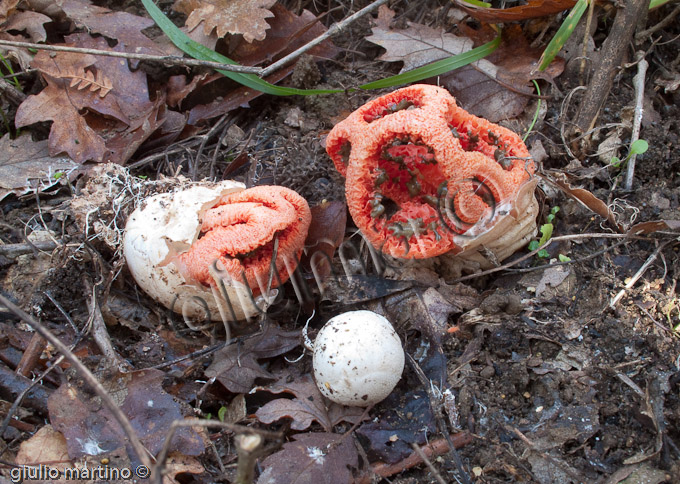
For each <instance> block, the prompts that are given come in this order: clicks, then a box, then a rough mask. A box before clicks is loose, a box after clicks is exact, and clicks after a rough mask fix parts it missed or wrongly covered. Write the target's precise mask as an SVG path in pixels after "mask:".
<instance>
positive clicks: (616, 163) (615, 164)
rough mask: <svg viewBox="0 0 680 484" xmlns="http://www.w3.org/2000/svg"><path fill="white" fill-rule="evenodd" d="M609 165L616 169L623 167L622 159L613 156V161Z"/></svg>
mask: <svg viewBox="0 0 680 484" xmlns="http://www.w3.org/2000/svg"><path fill="white" fill-rule="evenodd" d="M609 163H611V165H612V166H613V167H614V168H618V167H619V166H621V159H620V158H619V157H618V156H612V161H610V162H609Z"/></svg>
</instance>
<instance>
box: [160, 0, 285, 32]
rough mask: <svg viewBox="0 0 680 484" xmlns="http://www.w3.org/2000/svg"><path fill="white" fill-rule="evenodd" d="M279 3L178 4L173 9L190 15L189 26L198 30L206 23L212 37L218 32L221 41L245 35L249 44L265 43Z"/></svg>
mask: <svg viewBox="0 0 680 484" xmlns="http://www.w3.org/2000/svg"><path fill="white" fill-rule="evenodd" d="M274 3H276V0H177V1H176V2H175V4H174V5H173V9H175V10H176V11H178V12H181V13H184V14H186V15H188V16H189V17H188V18H187V21H186V25H187V27H188V28H189V29H191V30H193V29H195V28H196V27H197V26H198V25H199V24H200V23H201V22H203V31H204V32H205V34H206V35H209V34H210V33H211V32H212V31H213V30H214V29H216V30H217V35H218V36H219V37H224V36H225V35H227V34H242V35H243V38H244V39H245V40H247V41H248V42H252V41H253V40H262V39H264V38H265V36H266V33H265V31H266V30H267V29H268V28H269V24H268V23H267V22H266V21H265V19H267V18H269V17H273V16H274V14H273V13H271V12H270V11H269V8H270V7H271V6H272V5H274Z"/></svg>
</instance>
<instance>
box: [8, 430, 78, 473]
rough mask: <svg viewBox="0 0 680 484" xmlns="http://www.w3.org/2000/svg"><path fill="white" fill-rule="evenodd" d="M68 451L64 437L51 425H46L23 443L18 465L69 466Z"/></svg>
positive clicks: (17, 457) (18, 456)
mask: <svg viewBox="0 0 680 484" xmlns="http://www.w3.org/2000/svg"><path fill="white" fill-rule="evenodd" d="M68 461H69V458H68V450H67V448H66V439H65V438H64V436H63V435H62V434H61V433H59V432H57V431H56V430H54V428H52V426H51V425H49V424H48V425H45V426H44V427H42V428H41V429H40V430H38V432H36V433H35V435H33V437H31V438H30V439H28V440H27V441H25V442H22V443H21V447H19V453H18V454H17V456H16V463H17V464H19V465H37V464H41V463H45V462H48V463H55V464H57V463H59V464H61V465H60V467H70V465H68V464H67V463H68Z"/></svg>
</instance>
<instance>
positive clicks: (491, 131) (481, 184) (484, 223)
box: [326, 85, 537, 259]
mask: <svg viewBox="0 0 680 484" xmlns="http://www.w3.org/2000/svg"><path fill="white" fill-rule="evenodd" d="M326 150H327V152H328V154H329V155H330V157H331V159H332V160H333V163H334V164H335V166H336V168H337V169H338V171H340V173H341V174H343V175H344V176H345V177H346V182H345V194H346V198H347V205H348V208H349V211H350V214H351V215H352V218H353V219H354V222H355V224H356V225H357V227H358V228H359V229H360V230H361V231H362V233H363V235H364V236H365V237H366V239H367V240H368V241H369V242H371V244H372V245H373V246H374V247H375V248H376V249H378V250H381V251H383V252H384V253H386V254H388V255H391V256H393V257H398V258H407V259H412V258H415V259H422V258H427V257H433V256H438V255H442V254H447V253H452V254H460V253H463V252H465V251H468V250H469V249H474V248H476V247H478V246H479V245H480V244H478V243H477V241H478V240H479V238H480V237H481V236H482V235H483V234H487V233H489V232H490V231H491V230H493V229H494V227H495V226H496V225H499V226H501V227H503V232H500V233H497V234H496V236H495V237H491V238H489V237H485V238H484V239H483V240H484V245H485V247H487V248H489V245H491V246H492V247H491V249H492V251H494V252H496V256H497V257H498V258H499V259H501V258H503V257H507V255H509V254H510V253H512V251H514V250H516V249H517V248H518V247H519V246H518V245H517V243H518V241H519V242H520V243H526V241H528V238H530V237H531V236H532V235H533V233H534V232H535V216H536V210H537V203H536V201H535V198H534V196H533V187H534V186H535V184H534V182H533V181H532V179H533V173H534V170H535V166H534V163H533V161H532V159H531V157H530V155H529V152H528V150H527V148H526V146H525V145H524V143H523V142H522V140H521V139H520V138H519V136H518V135H517V134H515V133H513V132H512V131H510V130H509V129H507V128H504V127H501V126H498V125H496V124H493V123H491V122H489V121H487V120H485V119H482V118H479V117H477V116H474V115H472V114H469V113H468V112H466V111H465V110H463V109H462V108H460V107H459V106H457V104H456V102H455V99H454V98H453V97H452V96H451V95H450V94H449V93H448V91H446V90H445V89H443V88H439V87H436V86H430V85H413V86H410V87H406V88H403V89H399V90H397V91H394V92H392V93H389V94H387V95H385V96H382V97H379V98H377V99H374V100H372V101H369V102H368V103H366V104H365V105H364V106H362V107H360V108H359V109H358V110H356V111H355V112H354V113H352V114H350V115H349V116H348V117H347V118H346V119H345V120H344V121H342V122H340V123H339V124H337V125H336V126H335V127H334V128H333V130H332V131H331V132H330V134H329V135H328V137H327V139H326ZM508 216H510V218H511V219H512V220H514V221H515V222H517V223H515V224H511V225H513V226H510V225H509V224H508V220H504V219H506V218H507V217H508ZM532 220H533V222H532ZM520 221H521V223H520ZM508 231H510V233H511V235H512V236H511V237H509V238H510V239H512V240H508V238H505V239H504V240H502V244H500V245H498V244H495V245H496V246H494V240H495V239H498V240H500V239H501V238H502V237H501V236H502V235H503V234H504V233H505V232H508ZM525 239H526V240H525ZM508 249H511V250H510V251H508ZM461 255H463V254H461ZM473 258H477V257H476V256H475V257H473Z"/></svg>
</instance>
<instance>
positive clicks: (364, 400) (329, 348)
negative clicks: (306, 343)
mask: <svg viewBox="0 0 680 484" xmlns="http://www.w3.org/2000/svg"><path fill="white" fill-rule="evenodd" d="M313 366H314V379H315V380H316V385H317V387H318V388H319V391H321V393H322V394H323V395H324V396H325V397H327V398H328V399H329V400H331V401H333V402H335V403H339V404H341V405H351V406H357V407H366V406H368V405H372V404H375V403H378V402H380V401H381V400H383V399H384V398H385V397H387V395H389V394H390V392H392V390H393V389H394V387H395V386H396V385H397V383H398V382H399V380H400V378H401V373H402V371H403V370H404V350H403V348H402V346H401V341H400V340H399V336H397V333H396V331H395V330H394V328H393V327H392V325H391V324H390V322H389V321H388V320H387V319H386V318H384V317H383V316H381V315H379V314H376V313H374V312H372V311H363V310H362V311H349V312H346V313H343V314H339V315H337V316H335V317H333V318H331V319H330V320H329V321H328V322H327V323H326V324H325V325H324V326H323V328H321V331H319V334H318V336H317V337H316V341H315V342H314V357H313Z"/></svg>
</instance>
